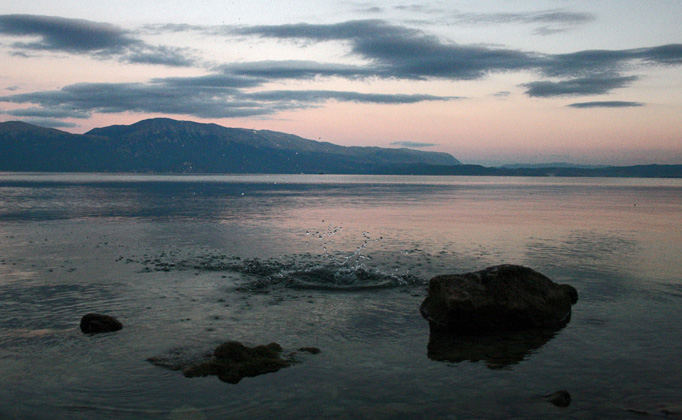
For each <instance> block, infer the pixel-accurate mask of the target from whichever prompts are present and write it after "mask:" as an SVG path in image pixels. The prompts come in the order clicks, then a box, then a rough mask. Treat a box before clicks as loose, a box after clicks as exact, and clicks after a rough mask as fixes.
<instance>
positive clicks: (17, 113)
mask: <svg viewBox="0 0 682 420" xmlns="http://www.w3.org/2000/svg"><path fill="white" fill-rule="evenodd" d="M5 113H6V114H7V115H12V116H14V117H38V118H90V115H91V114H90V113H89V112H83V111H79V110H75V109H69V108H59V107H53V108H25V109H13V110H10V111H5Z"/></svg>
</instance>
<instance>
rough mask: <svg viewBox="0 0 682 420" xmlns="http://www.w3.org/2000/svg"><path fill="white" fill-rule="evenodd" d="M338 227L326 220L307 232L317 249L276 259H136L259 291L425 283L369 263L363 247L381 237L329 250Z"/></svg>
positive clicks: (151, 267)
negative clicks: (235, 279) (235, 277)
mask: <svg viewBox="0 0 682 420" xmlns="http://www.w3.org/2000/svg"><path fill="white" fill-rule="evenodd" d="M342 230H343V228H342V227H341V226H335V225H334V224H329V225H328V226H327V229H326V230H325V231H307V232H306V234H307V235H309V236H312V237H313V238H315V239H318V240H320V241H321V242H322V244H321V245H322V253H321V254H319V255H313V254H295V255H288V256H281V257H279V258H276V259H259V258H249V259H241V258H239V257H235V256H228V255H224V254H220V253H219V252H217V251H212V252H209V251H207V250H203V251H202V252H201V253H200V254H198V255H196V254H195V255H191V256H186V257H184V258H183V257H182V256H180V255H179V253H177V252H167V253H164V254H162V256H159V257H157V258H147V259H145V260H144V261H140V262H141V263H143V264H145V270H146V271H169V270H190V269H191V270H199V271H225V272H233V273H239V274H243V275H245V276H244V277H245V281H246V282H245V284H243V285H242V286H240V287H239V288H238V290H241V291H254V292H256V291H263V290H268V289H272V288H277V287H285V288H291V289H323V290H340V291H342V290H344V291H353V290H368V289H381V288H395V287H406V286H415V285H423V284H425V280H424V279H423V278H421V277H419V276H416V275H413V274H411V273H410V270H405V271H404V272H403V273H398V272H397V271H396V272H394V273H390V272H386V271H385V270H382V269H379V268H376V267H371V266H370V261H372V259H373V258H372V256H370V255H367V251H368V247H369V245H370V244H372V243H378V242H381V241H382V240H383V237H379V238H372V236H371V235H370V233H369V232H366V231H363V232H362V242H361V243H360V245H358V246H357V247H356V248H355V249H354V250H353V251H350V252H343V251H335V250H333V247H334V243H333V240H332V237H334V236H335V235H338V234H340V233H341V232H342Z"/></svg>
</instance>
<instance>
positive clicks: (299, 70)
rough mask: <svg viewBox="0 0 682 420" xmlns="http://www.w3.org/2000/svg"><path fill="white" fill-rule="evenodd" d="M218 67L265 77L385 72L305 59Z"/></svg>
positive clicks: (359, 75) (355, 76)
mask: <svg viewBox="0 0 682 420" xmlns="http://www.w3.org/2000/svg"><path fill="white" fill-rule="evenodd" d="M219 69H220V70H221V71H222V72H224V73H226V74H232V75H238V76H249V77H260V78H265V79H311V78H315V77H342V78H346V79H360V78H366V77H373V76H382V75H384V74H385V73H384V72H382V71H381V70H380V69H378V68H376V67H369V66H356V65H348V64H337V63H320V62H317V61H307V60H281V61H252V62H246V63H232V64H226V65H223V66H221V67H220V68H219Z"/></svg>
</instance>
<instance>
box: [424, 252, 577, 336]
mask: <svg viewBox="0 0 682 420" xmlns="http://www.w3.org/2000/svg"><path fill="white" fill-rule="evenodd" d="M577 300H578V292H577V291H576V290H575V288H573V287H572V286H569V285H565V284H563V285H560V284H556V283H554V282H553V281H552V280H550V279H549V278H547V277H545V276H544V275H542V274H540V273H538V272H537V271H535V270H533V269H530V268H527V267H523V266H519V265H499V266H494V267H489V268H486V269H485V270H481V271H476V272H473V273H467V274H461V275H457V274H448V275H442V276H437V277H434V278H432V279H431V280H430V281H429V294H428V296H427V297H426V299H425V300H424V302H423V303H422V305H421V308H420V312H421V314H422V316H423V317H424V318H426V319H427V320H428V321H429V324H430V326H431V329H432V330H437V331H450V332H458V333H466V334H488V333H491V332H492V333H494V332H505V331H517V330H524V329H533V328H561V327H563V326H565V325H566V324H567V323H568V321H569V320H570V316H571V305H572V304H574V303H576V302H577Z"/></svg>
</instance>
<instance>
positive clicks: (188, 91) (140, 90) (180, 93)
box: [0, 82, 276, 118]
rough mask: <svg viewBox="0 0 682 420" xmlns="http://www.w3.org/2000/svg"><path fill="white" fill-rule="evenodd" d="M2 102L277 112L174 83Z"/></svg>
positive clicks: (108, 86) (203, 112) (82, 89)
mask: <svg viewBox="0 0 682 420" xmlns="http://www.w3.org/2000/svg"><path fill="white" fill-rule="evenodd" d="M0 101H4V102H12V103H32V104H37V105H40V106H41V107H43V108H45V109H48V110H52V109H55V108H57V109H63V108H70V109H73V110H78V111H81V112H101V113H119V112H140V113H163V114H175V115H194V116H197V117H200V118H226V117H244V116H256V115H266V114H271V113H273V112H275V111H276V110H274V109H268V108H266V107H263V106H262V105H261V104H260V103H257V102H253V101H240V100H238V99H237V98H235V97H234V96H233V95H231V92H223V91H209V90H202V89H196V88H193V87H192V86H173V84H172V83H159V82H157V83H78V84H74V85H69V86H65V87H64V88H62V89H60V90H54V91H43V92H33V93H24V94H17V95H9V96H5V97H0Z"/></svg>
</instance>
